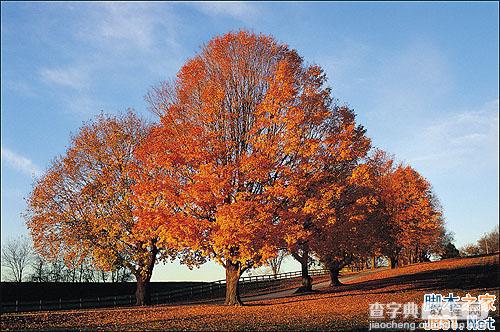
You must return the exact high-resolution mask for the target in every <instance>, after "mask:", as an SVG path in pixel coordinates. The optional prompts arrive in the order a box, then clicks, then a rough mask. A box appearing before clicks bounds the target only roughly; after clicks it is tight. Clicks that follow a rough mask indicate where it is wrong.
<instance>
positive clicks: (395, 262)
mask: <svg viewBox="0 0 500 332" xmlns="http://www.w3.org/2000/svg"><path fill="white" fill-rule="evenodd" d="M389 260H390V261H391V269H395V268H397V267H398V258H397V257H394V256H393V257H390V258H389Z"/></svg>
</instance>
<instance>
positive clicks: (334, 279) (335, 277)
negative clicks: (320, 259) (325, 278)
mask: <svg viewBox="0 0 500 332" xmlns="http://www.w3.org/2000/svg"><path fill="white" fill-rule="evenodd" d="M328 270H329V271H330V287H335V286H341V285H342V283H341V282H340V280H339V274H340V269H339V268H337V267H330V268H329V269H328Z"/></svg>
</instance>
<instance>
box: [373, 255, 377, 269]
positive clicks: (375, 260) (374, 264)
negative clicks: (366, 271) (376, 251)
mask: <svg viewBox="0 0 500 332" xmlns="http://www.w3.org/2000/svg"><path fill="white" fill-rule="evenodd" d="M376 265H377V257H376V256H373V257H372V269H375V268H376V267H377V266H376Z"/></svg>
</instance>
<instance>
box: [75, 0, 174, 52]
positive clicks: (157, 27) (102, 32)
mask: <svg viewBox="0 0 500 332" xmlns="http://www.w3.org/2000/svg"><path fill="white" fill-rule="evenodd" d="M98 6H99V8H97V9H95V8H94V9H95V10H93V11H92V12H91V13H90V15H89V16H88V17H86V18H85V19H84V21H85V24H84V25H82V26H81V29H80V31H79V32H78V34H79V36H80V37H81V38H83V39H86V40H89V41H91V42H92V43H93V44H94V45H95V46H96V47H97V48H98V49H100V50H103V49H107V50H110V49H112V50H114V51H119V52H118V53H117V54H119V55H120V57H123V56H124V55H126V54H124V53H123V50H124V49H127V50H131V49H133V50H135V51H139V52H153V51H155V50H157V49H158V48H159V46H164V45H165V44H167V46H168V47H171V48H179V47H180V46H179V44H178V43H177V41H176V35H177V30H178V29H179V28H181V27H180V24H179V22H178V20H177V18H176V17H175V15H173V13H172V11H171V10H170V8H169V7H168V4H167V5H162V6H159V5H158V4H154V5H151V4H148V3H123V2H106V3H99V4H98ZM106 53H107V54H109V52H106Z"/></svg>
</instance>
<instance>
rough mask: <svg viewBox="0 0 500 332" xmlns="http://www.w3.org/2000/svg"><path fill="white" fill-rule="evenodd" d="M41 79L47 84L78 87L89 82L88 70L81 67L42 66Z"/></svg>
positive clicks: (85, 85) (84, 85)
mask: <svg viewBox="0 0 500 332" xmlns="http://www.w3.org/2000/svg"><path fill="white" fill-rule="evenodd" d="M40 77H41V79H42V81H44V82H45V83H49V84H55V85H60V86H64V87H70V88H73V89H80V88H84V87H87V86H88V84H89V73H88V70H87V69H85V68H82V67H76V66H75V67H67V68H52V69H50V68H43V69H41V70H40Z"/></svg>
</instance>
